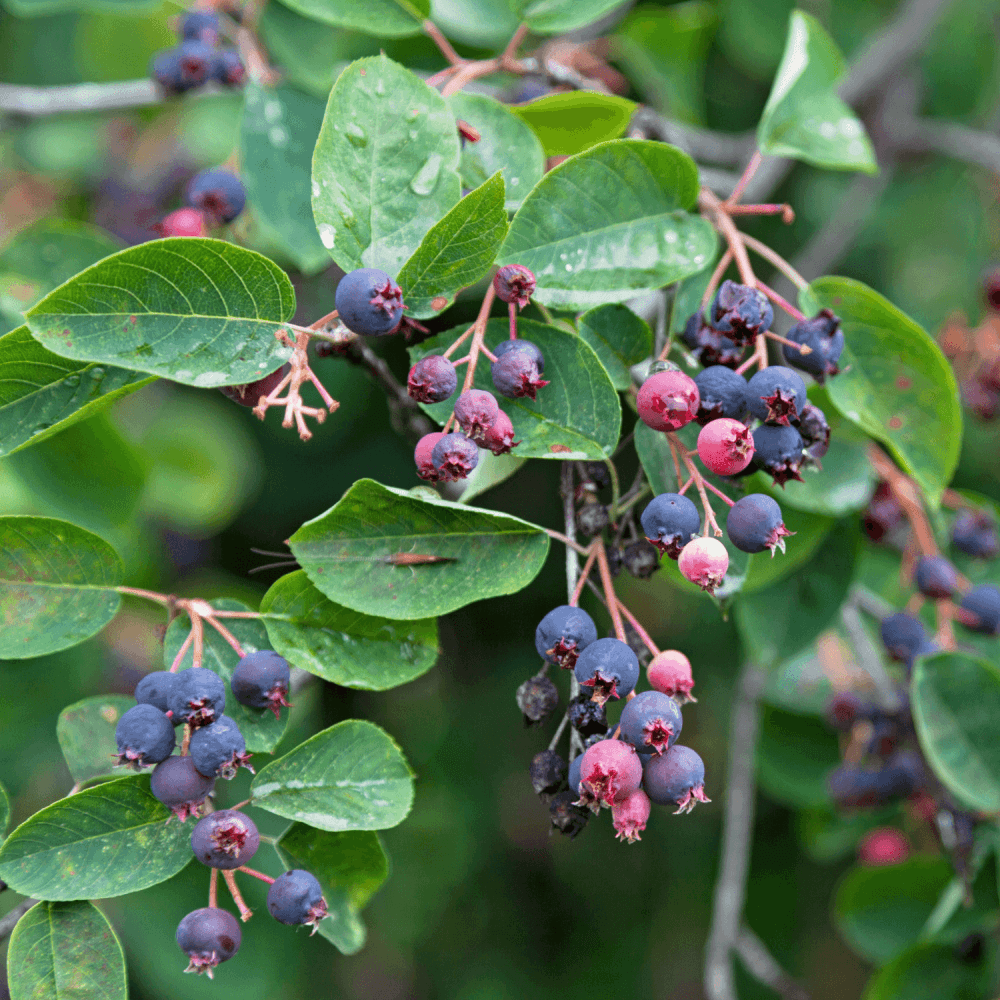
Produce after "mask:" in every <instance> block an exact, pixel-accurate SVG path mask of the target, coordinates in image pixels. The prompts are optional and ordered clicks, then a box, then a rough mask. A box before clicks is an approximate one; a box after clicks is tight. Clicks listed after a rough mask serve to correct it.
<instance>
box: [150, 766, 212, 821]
mask: <svg viewBox="0 0 1000 1000" xmlns="http://www.w3.org/2000/svg"><path fill="white" fill-rule="evenodd" d="M214 788H215V779H214V778H206V777H205V775H203V774H199V773H198V769H197V768H196V767H195V766H194V763H193V761H192V760H191V758H190V757H189V756H184V757H168V758H167V759H166V760H162V761H160V763H159V764H157V765H156V767H154V768H153V773H152V775H151V776H150V779H149V789H150V791H151V792H152V793H153V795H155V796H156V798H158V799H159V800H160V801H161V802H162V803H163V804H164V805H165V806H168V807H169V808H170V809H171V810H173V813H174V815H175V816H176V817H177V818H178V819H179V820H180V821H181V822H182V823H183V822H184V821H185V820H186V819H187V818H188V816H197V815H198V812H199V810H200V808H201V805H202V803H203V802H204V801H205V799H206V798H207V797H208V796H209V795H211V794H212V791H213V789H214Z"/></svg>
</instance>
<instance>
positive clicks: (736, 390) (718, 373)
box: [694, 365, 748, 425]
mask: <svg viewBox="0 0 1000 1000" xmlns="http://www.w3.org/2000/svg"><path fill="white" fill-rule="evenodd" d="M694 383H695V385H696V386H698V395H699V398H700V402H699V404H698V415H697V416H696V417H695V420H697V421H698V423H699V424H702V425H704V424H707V423H709V422H710V421H712V420H718V419H719V417H731V418H732V419H733V420H742V419H743V418H744V417H745V416H746V415H747V409H748V407H747V380H746V379H745V378H744V377H743V376H742V375H737V374H736V372H734V371H733V370H732V369H731V368H726V367H725V366H724V365H711V366H709V367H708V368H706V369H705V370H704V371H701V372H699V373H698V374H697V375H695V377H694Z"/></svg>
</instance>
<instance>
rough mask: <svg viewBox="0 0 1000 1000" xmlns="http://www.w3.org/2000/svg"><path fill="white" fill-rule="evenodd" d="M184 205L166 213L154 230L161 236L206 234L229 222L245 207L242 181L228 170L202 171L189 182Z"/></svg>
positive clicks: (244, 190) (244, 189)
mask: <svg viewBox="0 0 1000 1000" xmlns="http://www.w3.org/2000/svg"><path fill="white" fill-rule="evenodd" d="M184 202H185V204H184V207H183V208H178V209H176V210H175V211H173V212H170V213H169V214H168V215H165V216H164V217H163V218H162V219H161V220H160V221H159V222H158V223H157V224H156V225H155V226H153V229H154V230H155V231H156V232H157V233H159V235H160V236H207V235H208V232H209V229H210V228H214V227H218V226H222V225H225V224H226V223H229V222H232V221H233V220H234V219H235V218H236V217H237V216H238V215H239V214H240V213H241V212H242V211H243V209H244V208H245V207H246V203H247V193H246V188H244V187H243V182H242V181H241V180H240V179H239V177H237V176H236V175H235V174H231V173H230V172H229V171H228V170H223V169H222V168H216V169H213V170H202V171H201V172H200V173H197V174H195V175H194V177H192V178H191V180H190V181H189V182H188V185H187V188H185V191H184Z"/></svg>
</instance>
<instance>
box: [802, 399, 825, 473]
mask: <svg viewBox="0 0 1000 1000" xmlns="http://www.w3.org/2000/svg"><path fill="white" fill-rule="evenodd" d="M799 434H801V435H802V443H803V444H804V445H805V448H806V452H807V453H808V457H809V458H810V459H811V460H812V461H813V462H814V463H815V464H816V465H819V459H821V458H822V457H823V456H824V455H825V454H826V453H827V452H828V451H829V450H830V425H829V424H828V423H827V421H826V414H825V413H824V412H823V411H822V410H821V409H820V408H819V407H818V406H814V405H813V404H812V403H806V405H805V406H803V407H802V412H801V413H800V414H799Z"/></svg>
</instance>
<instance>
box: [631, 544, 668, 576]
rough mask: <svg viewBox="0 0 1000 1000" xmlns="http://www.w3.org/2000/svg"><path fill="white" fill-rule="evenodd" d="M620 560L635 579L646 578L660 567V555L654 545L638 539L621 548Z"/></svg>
mask: <svg viewBox="0 0 1000 1000" xmlns="http://www.w3.org/2000/svg"><path fill="white" fill-rule="evenodd" d="M622 562H623V563H624V564H625V568H626V569H627V570H628V571H629V573H630V574H631V575H632V576H634V577H636V579H639V580H648V579H649V578H650V577H651V576H652V575H653V574H654V573H655V572H656V571H657V570H658V569H659V568H660V555H659V553H658V552H657V550H656V546H655V545H651V544H650V543H649V542H647V541H645V540H640V541H638V542H633V543H632V544H631V545H626V546H625V548H624V549H622Z"/></svg>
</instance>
